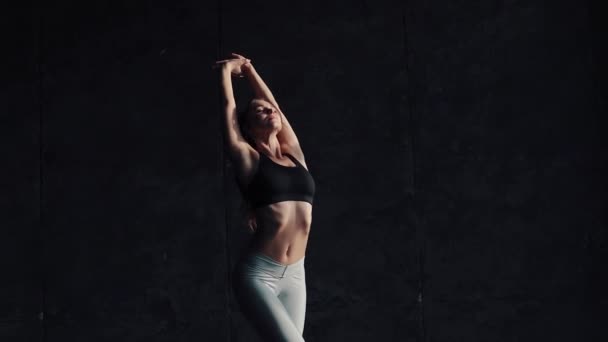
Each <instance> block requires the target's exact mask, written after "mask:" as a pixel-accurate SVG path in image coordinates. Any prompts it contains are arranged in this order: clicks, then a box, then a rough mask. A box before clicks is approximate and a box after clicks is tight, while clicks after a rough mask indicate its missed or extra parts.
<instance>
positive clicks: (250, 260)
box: [216, 53, 315, 342]
mask: <svg viewBox="0 0 608 342" xmlns="http://www.w3.org/2000/svg"><path fill="white" fill-rule="evenodd" d="M216 65H217V66H218V67H219V69H220V72H221V78H220V79H221V87H222V94H223V99H224V101H223V114H224V118H225V120H226V121H225V128H226V131H225V139H226V144H227V147H228V149H227V150H228V151H229V154H230V159H231V161H232V163H233V165H234V166H235V173H236V175H235V176H236V180H237V184H238V185H239V188H240V189H241V191H242V194H243V197H244V199H245V201H246V202H247V203H249V205H250V210H251V211H250V215H251V217H250V218H251V220H250V221H249V227H250V229H251V230H253V231H254V232H255V234H254V235H253V237H252V239H251V243H250V245H249V246H248V248H247V250H246V252H245V253H243V254H242V255H241V256H240V258H239V261H238V262H237V263H236V267H235V268H234V270H233V277H232V279H233V284H232V286H233V290H234V293H235V297H236V298H237V300H238V302H239V306H240V307H241V311H242V312H243V314H244V315H245V316H246V317H247V318H248V319H249V321H250V322H251V323H252V324H253V326H254V327H255V328H256V330H257V331H258V333H259V334H260V335H261V337H262V338H263V339H264V341H289V342H296V341H304V338H303V337H302V333H303V331H304V316H305V314H306V278H305V271H304V258H305V252H306V245H307V242H308V236H309V233H310V226H311V222H312V203H313V197H314V193H315V182H314V180H313V178H312V175H311V174H310V173H309V172H308V168H307V166H306V161H305V159H304V153H303V152H302V149H301V147H300V144H299V142H298V138H297V137H296V134H295V133H294V131H293V129H292V127H291V126H290V124H289V122H288V121H287V118H286V117H285V115H284V114H283V112H281V109H280V108H279V105H278V104H277V102H276V101H275V99H274V97H273V96H272V93H271V92H270V89H268V87H267V86H266V84H265V83H264V81H262V79H261V77H260V76H259V75H258V73H257V72H256V70H255V68H254V67H253V65H252V64H251V60H249V59H246V58H245V57H243V56H241V55H238V54H235V53H233V54H232V58H231V59H226V60H221V61H217V62H216ZM231 75H234V76H237V77H246V78H248V80H249V83H250V84H251V86H252V88H253V91H254V98H253V99H252V100H251V101H250V102H249V103H248V107H247V108H245V110H244V111H242V112H241V113H240V114H239V113H237V110H236V101H235V99H234V94H233V90H232V79H231Z"/></svg>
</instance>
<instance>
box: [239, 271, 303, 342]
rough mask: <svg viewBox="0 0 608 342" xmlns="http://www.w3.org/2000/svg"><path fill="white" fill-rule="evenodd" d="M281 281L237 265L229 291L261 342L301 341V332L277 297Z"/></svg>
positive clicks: (261, 272)
mask: <svg viewBox="0 0 608 342" xmlns="http://www.w3.org/2000/svg"><path fill="white" fill-rule="evenodd" d="M280 280H281V278H277V277H275V276H273V275H270V274H266V273H264V272H263V271H260V270H252V269H251V268H248V267H247V266H243V265H240V267H237V268H236V269H235V272H234V275H233V289H234V293H235V297H236V299H237V301H238V303H239V306H240V308H241V311H242V312H243V314H244V315H245V316H246V317H247V319H248V320H249V321H250V322H251V323H252V324H253V326H254V327H255V328H256V330H257V331H258V333H259V334H260V335H261V336H262V337H263V338H264V340H265V341H289V342H291V341H304V338H303V337H302V332H301V329H299V328H298V326H296V324H294V322H293V320H292V317H291V315H290V313H289V312H288V310H287V309H286V307H285V305H284V304H283V302H281V300H280V299H279V297H278V293H279V285H280V284H279V283H280Z"/></svg>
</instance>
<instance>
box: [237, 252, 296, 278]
mask: <svg viewBox="0 0 608 342" xmlns="http://www.w3.org/2000/svg"><path fill="white" fill-rule="evenodd" d="M305 258H306V257H302V259H300V260H298V261H296V262H294V263H292V264H283V263H280V262H278V261H276V260H274V259H273V258H271V257H269V256H267V255H265V254H262V253H260V252H250V253H248V254H247V255H245V258H244V261H245V263H246V264H247V265H249V266H251V267H254V268H257V269H263V270H264V271H266V272H268V273H271V274H273V275H275V276H277V277H284V276H286V275H289V274H292V273H295V272H301V271H302V269H303V268H304V259H305Z"/></svg>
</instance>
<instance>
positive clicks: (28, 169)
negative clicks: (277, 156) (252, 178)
mask: <svg viewBox="0 0 608 342" xmlns="http://www.w3.org/2000/svg"><path fill="white" fill-rule="evenodd" d="M585 5H586V6H582V5H581V4H575V3H573V2H566V1H553V2H550V3H547V2H541V1H532V2H512V1H503V2H498V1H489V2H472V1H468V2H466V1H434V2H424V1H409V2H397V1H391V0H383V1H376V2H365V1H364V2H357V3H352V2H347V1H342V2H313V3H311V2H306V3H301V2H295V3H293V2H285V1H266V2H261V3H255V2H245V1H234V2H221V1H220V2H214V3H206V4H204V3H200V2H196V1H184V2H180V3H173V2H164V3H163V2H158V1H155V2H145V1H131V2H128V3H124V2H110V3H104V4H91V3H88V2H73V3H62V4H57V3H55V4H49V3H44V4H31V3H25V4H23V5H22V7H21V8H20V9H17V10H13V11H12V12H8V11H3V14H4V16H5V17H6V18H5V20H4V22H5V23H7V24H8V25H7V27H8V28H9V29H7V30H4V33H3V34H4V35H6V37H7V39H5V40H4V41H5V42H6V46H7V48H6V51H7V52H5V54H4V55H5V56H4V57H5V58H6V59H7V62H5V63H3V66H2V70H3V71H4V75H6V76H4V77H3V79H2V81H1V82H2V83H1V86H2V87H1V88H0V89H1V93H0V94H1V95H0V96H1V97H0V100H1V101H2V102H1V103H0V105H1V107H0V110H1V112H2V113H1V115H2V126H1V128H0V129H1V131H0V132H2V136H3V138H4V139H3V144H2V151H3V152H4V153H3V154H4V155H5V156H6V158H5V160H6V161H7V162H6V167H4V168H2V181H1V183H0V184H2V193H1V194H0V200H1V203H2V206H3V209H2V211H1V214H0V226H1V227H2V237H1V238H0V241H1V245H0V246H1V247H2V254H1V255H0V256H2V265H3V266H4V267H3V270H4V271H3V273H2V281H1V282H0V290H2V296H1V297H0V298H1V300H2V302H0V304H1V305H0V314H1V315H2V316H1V317H0V337H2V340H3V341H4V340H7V341H108V340H113V341H135V340H146V341H150V340H153V341H194V340H197V341H258V340H259V339H258V338H257V337H256V335H255V332H254V331H253V329H252V328H251V327H250V325H249V324H248V322H247V321H246V319H245V317H243V316H242V315H241V313H240V310H239V307H238V303H237V302H236V301H235V300H234V297H233V294H232V293H231V289H230V287H229V283H230V270H231V268H232V266H233V265H234V262H235V261H236V258H237V256H238V255H239V253H240V252H241V250H242V248H243V247H244V246H246V244H247V242H248V239H249V238H250V235H249V233H248V232H247V229H246V228H245V226H244V222H243V219H242V216H241V212H240V210H241V198H240V194H239V191H238V188H237V187H236V184H235V183H234V170H233V166H232V165H231V163H230V161H229V160H228V159H227V157H226V154H225V150H224V146H223V142H222V132H221V128H222V126H221V121H220V115H221V111H220V107H219V97H220V93H219V81H218V77H217V76H218V74H217V73H216V72H215V71H214V70H211V68H210V67H211V65H212V64H213V63H214V61H215V60H217V59H221V58H225V57H226V56H228V54H229V53H230V52H237V53H241V54H243V55H245V56H247V57H248V58H251V59H252V62H253V64H254V65H255V66H256V69H257V70H258V72H259V73H260V74H261V76H262V77H263V78H264V80H265V81H266V82H267V84H268V85H269V87H270V88H271V89H272V91H273V93H274V95H275V97H276V98H277V100H278V102H279V103H280V104H281V107H282V109H283V111H284V112H285V114H286V115H287V117H288V118H289V120H290V122H291V124H292V126H293V127H294V128H295V130H296V132H297V134H298V137H299V139H300V141H301V143H302V147H303V149H304V152H305V154H306V159H307V164H308V165H309V169H310V171H311V173H312V175H313V177H314V178H315V181H316V184H317V196H316V198H315V209H314V212H313V224H312V230H311V236H310V240H309V244H308V250H307V258H306V260H307V264H306V270H307V290H308V303H307V316H306V327H305V331H304V337H305V339H306V340H308V341H346V340H349V341H369V340H379V341H380V340H381V341H465V340H466V341H471V340H473V341H539V340H552V341H571V340H585V341H603V340H605V339H606V337H608V332H607V331H606V328H605V326H604V325H603V324H602V323H603V322H602V319H603V317H604V316H605V310H606V309H607V308H608V297H607V296H606V294H605V288H606V286H608V280H607V278H606V272H605V266H604V265H603V263H602V261H603V260H604V259H606V258H605V257H606V254H607V246H606V241H607V236H606V223H607V222H606V215H605V212H606V209H607V208H606V190H607V188H608V187H607V186H606V181H605V180H604V179H603V177H602V176H604V175H605V174H607V171H608V168H607V167H606V166H607V160H608V154H607V153H606V152H605V146H606V141H605V139H606V138H605V134H603V131H604V130H605V127H606V126H605V124H606V119H605V117H604V114H605V113H604V112H605V108H606V106H605V97H604V96H605V95H606V91H605V90H606V83H605V82H606V72H605V64H603V61H604V60H605V57H606V53H605V48H604V45H603V44H602V43H601V40H602V37H605V35H604V33H605V29H604V27H603V25H602V18H601V16H600V15H599V14H598V13H599V12H598V11H599V10H598V8H599V7H598V2H595V1H589V2H588V3H587V4H585ZM233 83H234V85H235V92H236V97H237V103H238V104H239V105H241V104H243V103H245V102H246V100H247V99H248V98H249V97H250V96H251V95H252V92H251V91H250V90H249V89H248V84H247V82H246V80H237V79H235V80H233Z"/></svg>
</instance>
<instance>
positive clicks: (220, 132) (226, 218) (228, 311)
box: [216, 0, 232, 342]
mask: <svg viewBox="0 0 608 342" xmlns="http://www.w3.org/2000/svg"><path fill="white" fill-rule="evenodd" d="M222 14H223V8H222V0H217V37H218V39H217V51H216V57H217V60H220V59H221V56H222V55H223V44H222V43H223V42H222V38H223V37H222V33H223V30H222V24H223V22H222ZM216 74H217V73H216ZM221 103H222V93H221V91H218V107H219V110H218V112H220V113H219V114H220V115H223V114H224V113H222V106H221ZM218 118H219V120H218V123H219V124H218V127H219V129H218V137H219V139H218V140H219V144H218V147H219V160H220V165H219V167H218V168H219V174H220V178H221V182H220V183H221V184H222V204H223V209H224V255H225V261H226V278H225V282H224V303H225V305H226V321H227V332H226V334H227V339H228V341H229V342H231V341H232V308H231V306H230V289H231V284H232V274H231V260H230V242H229V241H228V232H229V226H230V225H229V222H230V221H229V219H230V217H229V212H228V204H227V196H226V194H227V193H228V191H227V190H228V188H227V184H226V162H225V158H224V140H223V129H224V127H223V125H222V118H221V117H220V116H218Z"/></svg>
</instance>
